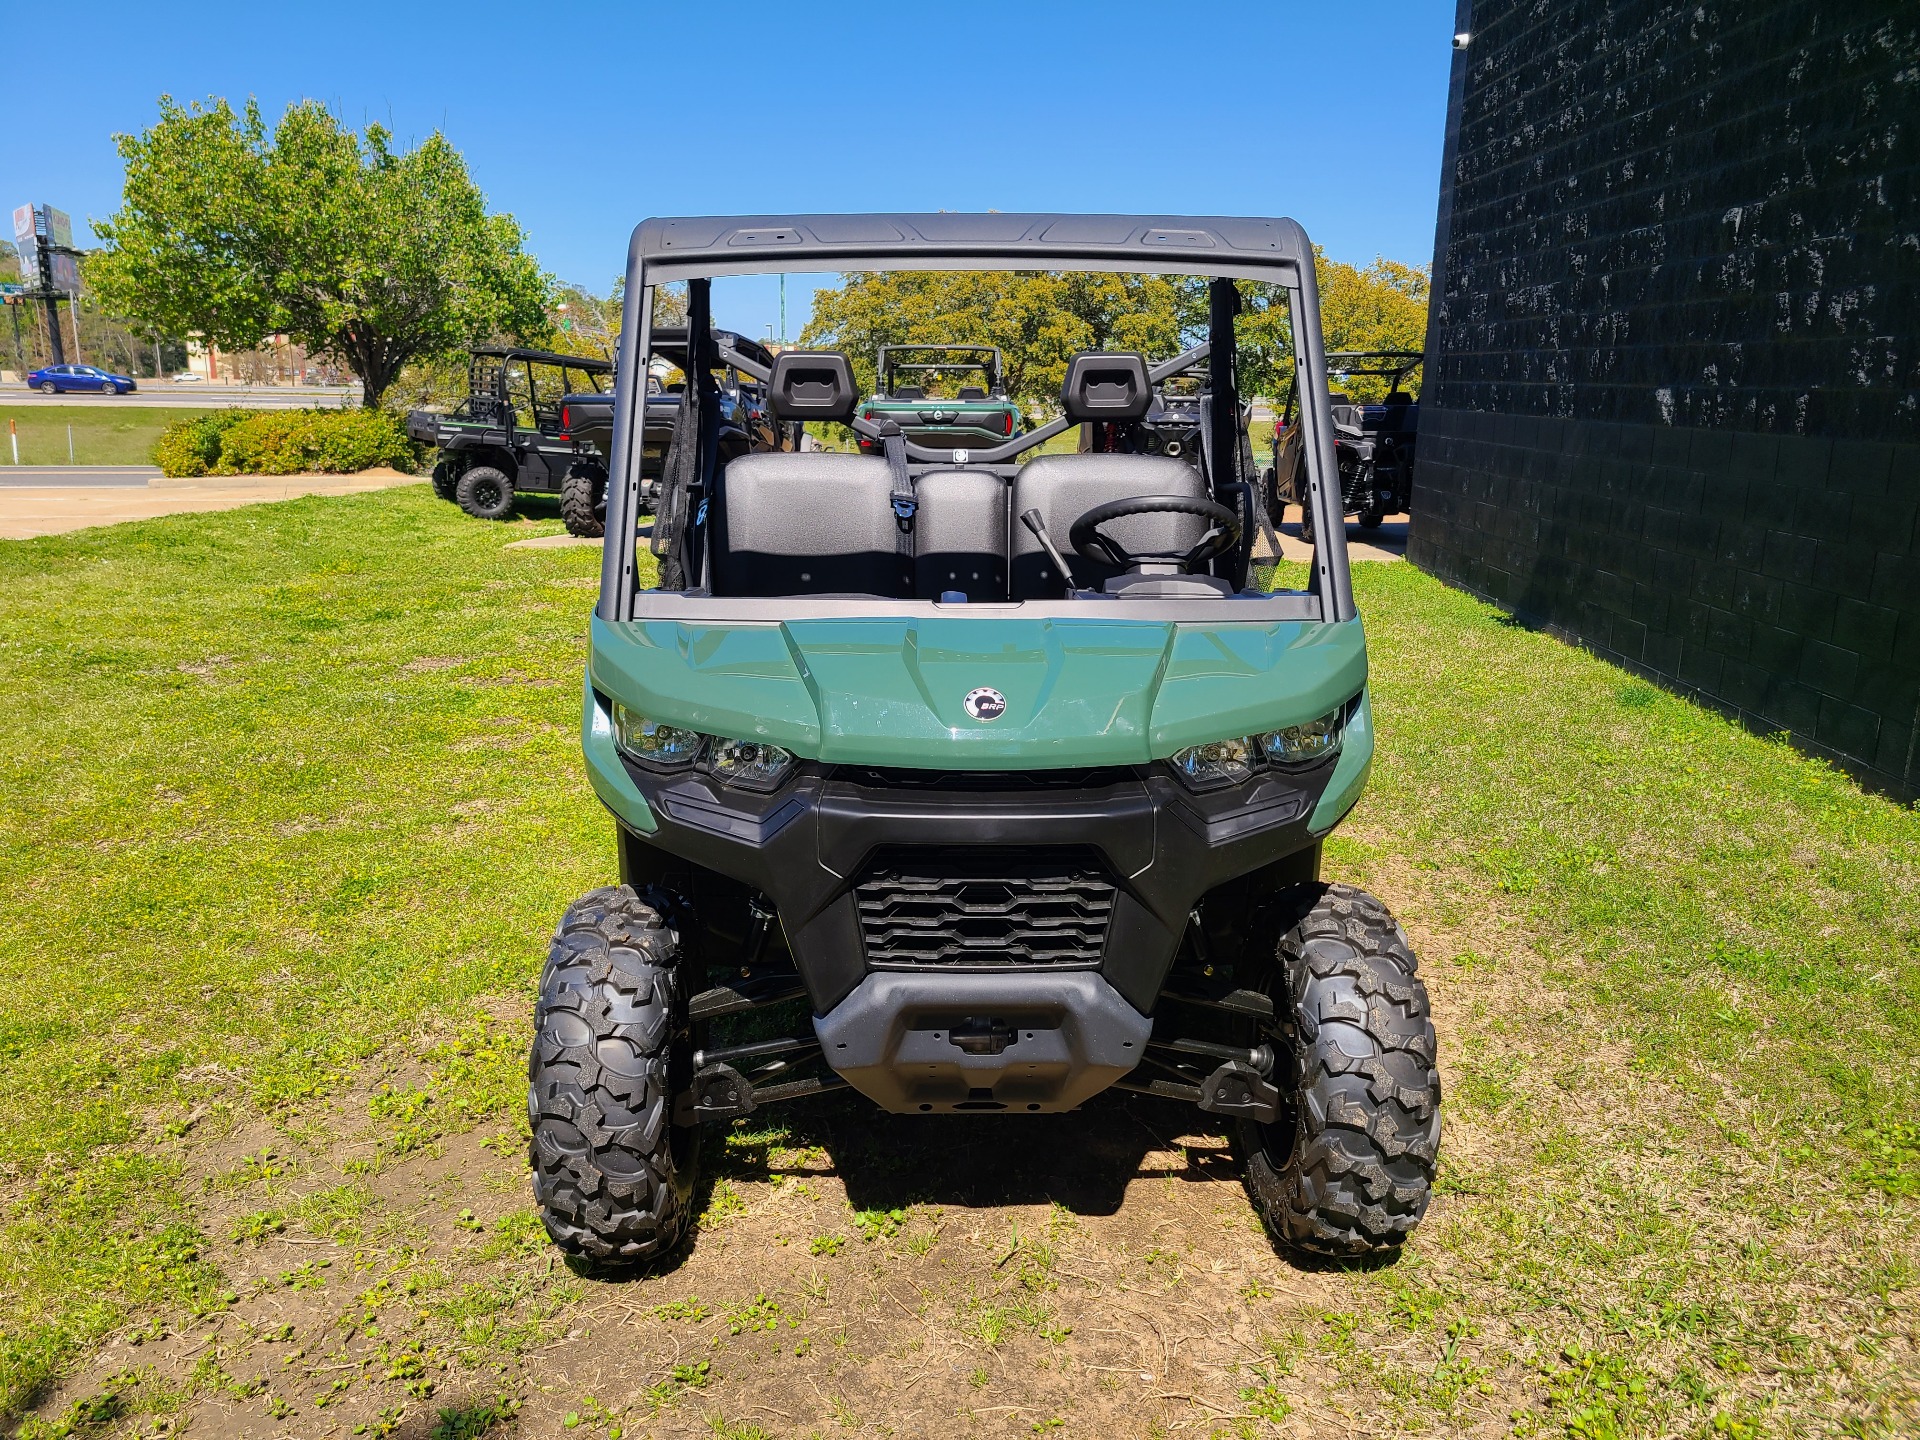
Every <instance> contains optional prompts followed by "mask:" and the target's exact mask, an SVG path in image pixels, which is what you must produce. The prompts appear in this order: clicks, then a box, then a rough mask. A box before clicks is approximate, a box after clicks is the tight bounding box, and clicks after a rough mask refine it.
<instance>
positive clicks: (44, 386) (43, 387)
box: [40, 380, 60, 395]
mask: <svg viewBox="0 0 1920 1440" xmlns="http://www.w3.org/2000/svg"><path fill="white" fill-rule="evenodd" d="M59 389H60V387H59V386H58V385H55V384H54V383H53V381H51V380H42V381H41V382H40V393H41V394H42V395H54V394H57V393H59Z"/></svg>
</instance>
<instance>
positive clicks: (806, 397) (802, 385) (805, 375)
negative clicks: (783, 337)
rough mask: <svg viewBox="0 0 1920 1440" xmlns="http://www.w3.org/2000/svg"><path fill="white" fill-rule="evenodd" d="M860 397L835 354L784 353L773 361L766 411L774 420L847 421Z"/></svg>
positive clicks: (843, 360) (850, 372) (844, 360)
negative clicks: (771, 413) (768, 411)
mask: <svg viewBox="0 0 1920 1440" xmlns="http://www.w3.org/2000/svg"><path fill="white" fill-rule="evenodd" d="M859 403H860V396H859V393H858V392H857V391H855V390H854V388H853V367H852V366H851V365H849V364H847V357H846V356H844V355H842V354H841V353H840V352H839V351H838V350H787V351H784V352H782V353H781V354H779V355H776V356H774V357H773V374H772V375H771V376H770V377H769V378H768V380H767V408H768V409H769V410H771V411H772V412H773V418H774V419H776V420H851V419H852V418H853V412H854V407H855V406H857V405H858V404H859Z"/></svg>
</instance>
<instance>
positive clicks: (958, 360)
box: [858, 345, 1020, 455]
mask: <svg viewBox="0 0 1920 1440" xmlns="http://www.w3.org/2000/svg"><path fill="white" fill-rule="evenodd" d="M874 373H875V377H876V382H875V394H874V396H873V398H872V399H870V400H868V401H867V402H866V403H865V404H864V405H862V406H861V407H860V418H861V419H862V420H870V421H875V422H878V421H882V420H891V421H893V422H894V423H895V424H896V425H898V426H899V427H900V431H901V434H903V435H904V436H905V437H906V439H907V441H908V443H910V444H915V445H923V446H925V447H926V448H928V449H930V450H967V449H981V448H983V447H986V446H991V445H1000V444H1004V443H1005V442H1006V441H1008V440H1011V439H1012V438H1013V437H1014V436H1015V435H1018V434H1019V433H1020V407H1019V406H1018V405H1016V404H1014V402H1013V401H1011V400H1009V399H1008V398H1007V390H1006V381H1005V379H1004V377H1005V374H1006V367H1005V365H1004V364H1003V363H1002V361H1001V357H1000V347H999V346H997V345H882V346H881V347H880V358H879V360H878V362H877V363H876V365H875V367H874ZM858 439H859V442H860V450H861V453H862V454H867V455H872V454H876V453H878V446H879V442H878V441H877V440H874V439H871V438H870V437H868V436H865V435H861V436H859V437H858Z"/></svg>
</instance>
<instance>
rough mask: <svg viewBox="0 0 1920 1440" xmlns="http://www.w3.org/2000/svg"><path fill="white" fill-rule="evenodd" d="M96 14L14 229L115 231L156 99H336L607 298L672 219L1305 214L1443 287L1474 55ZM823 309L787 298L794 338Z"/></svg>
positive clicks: (794, 29) (829, 13) (663, 19)
mask: <svg viewBox="0 0 1920 1440" xmlns="http://www.w3.org/2000/svg"><path fill="white" fill-rule="evenodd" d="M90 16H91V18H90V19H89V20H88V21H87V22H85V24H84V27H83V29H84V34H69V36H68V41H69V42H71V43H67V42H63V43H62V44H61V45H60V46H58V47H56V49H55V50H53V51H50V52H48V53H47V54H46V55H45V57H44V58H45V59H46V60H47V62H48V64H47V67H46V70H45V71H44V73H45V74H46V76H47V77H48V79H49V80H50V81H52V82H53V83H54V86H55V88H54V90H53V91H52V92H51V94H50V95H48V96H45V97H41V98H39V99H37V100H35V101H34V102H33V103H30V104H20V105H16V106H15V107H14V114H13V120H12V123H10V124H9V125H7V126H6V127H4V129H0V192H3V193H0V202H4V207H5V208H6V209H9V210H10V209H11V208H12V207H13V206H15V205H18V204H22V203H25V202H27V201H29V200H33V201H44V202H48V203H51V204H53V205H56V206H58V207H59V208H61V209H63V210H66V211H68V212H69V213H71V214H72V215H73V217H74V222H75V230H76V231H78V232H81V233H80V234H79V235H78V236H77V237H76V238H79V239H80V240H81V241H82V243H85V240H86V238H87V236H86V233H85V221H86V218H87V217H88V216H99V217H105V216H106V215H108V214H111V213H112V211H113V210H114V209H115V208H116V206H117V205H118V203H119V194H120V163H119V157H118V155H117V154H116V153H115V151H114V148H113V140H112V137H113V134H114V133H115V132H116V131H126V130H137V129H141V128H144V127H145V126H147V125H149V124H151V123H152V121H153V119H154V115H155V108H154V102H155V99H156V98H157V97H158V96H159V95H160V94H161V93H162V92H166V93H169V94H172V95H173V96H175V97H176V98H177V99H181V100H187V99H194V98H202V97H205V96H208V95H223V96H226V97H228V98H229V99H232V100H233V101H235V102H236V103H237V102H239V101H241V100H242V99H244V98H245V97H246V96H248V95H255V96H258V97H259V99H260V101H261V103H262V105H263V106H264V107H265V108H266V109H267V111H268V113H269V115H270V116H277V115H278V114H279V112H280V111H281V110H282V109H283V108H284V107H285V106H286V105H287V104H288V103H289V102H290V101H293V100H296V99H299V98H301V97H313V98H317V99H320V100H324V101H326V102H327V103H328V104H330V105H331V106H332V107H333V108H334V109H335V111H336V112H337V113H339V114H340V115H342V116H343V117H344V118H346V119H347V120H349V121H350V122H352V123H354V124H356V125H363V124H366V123H367V122H369V121H374V120H378V121H380V122H381V123H383V124H385V125H387V126H389V127H390V128H391V129H392V130H394V131H395V132H396V133H397V134H398V135H399V136H400V137H401V138H402V139H403V140H405V139H418V138H420V137H422V136H424V135H426V134H427V133H428V132H429V131H432V130H434V129H439V130H442V131H444V132H445V133H446V135H447V136H448V137H449V138H450V139H451V140H452V141H453V142H454V144H455V145H457V146H458V147H459V148H460V149H461V150H462V151H463V152H464V153H465V155H466V157H467V160H468V163H469V164H470V165H471V167H472V169H473V172H474V175H475V178H476V179H477V180H478V181H479V183H480V185H481V186H482V187H483V188H484V189H485V191H486V192H487V196H488V198H489V201H490V202H491V204H492V205H493V207H494V208H496V209H502V210H509V211H512V212H513V214H514V215H516V216H517V217H518V218H519V220H520V222H521V223H522V224H523V225H524V226H525V227H526V230H527V233H528V237H529V240H530V242H531V245H532V248H533V250H534V252H535V253H536V254H537V255H538V256H539V258H540V261H541V263H542V264H543V265H544V266H545V267H546V268H547V269H549V270H551V271H553V272H554V273H555V274H557V275H559V276H561V277H563V278H564V279H567V280H572V281H576V282H579V283H581V284H584V285H587V286H588V287H590V288H592V289H593V290H596V291H599V292H602V293H604V292H605V291H606V290H607V288H608V287H609V285H610V284H611V282H612V279H613V277H614V276H615V275H616V274H617V273H618V272H619V271H620V269H621V268H622V266H623V264H624V261H625V255H626V242H627V236H628V234H629V232H630V231H631V230H632V228H633V225H634V224H635V223H636V222H637V221H638V220H640V219H642V218H644V217H645V216H647V215H650V214H705V213H756V212H758V213H767V212H772V213H779V212H790V211H807V210H819V211H841V210H940V209H946V210H988V209H994V210H1064V211H1141V212H1149V213H1158V212H1169V213H1175V214H1179V213H1195V214H1202V213H1219V214H1242V215H1272V214H1285V215H1291V216H1293V217H1294V218H1295V219H1297V220H1299V221H1300V222H1301V223H1302V224H1304V225H1305V226H1306V227H1307V232H1308V234H1310V235H1311V236H1312V237H1313V238H1314V239H1315V240H1316V241H1318V242H1319V243H1320V244H1322V245H1323V246H1325V247H1326V249H1327V252H1328V253H1329V254H1331V255H1333V256H1334V257H1336V258H1338V259H1342V260H1352V261H1357V262H1364V261H1366V260H1370V259H1372V257H1373V256H1374V255H1376V254H1384V255H1388V256H1390V257H1392V258H1394V259H1398V260H1405V261H1409V262H1415V263H1420V262H1425V261H1427V260H1428V259H1430V258H1431V254H1432V249H1433V221H1434V207H1435V203H1436V197H1437V192H1438V182H1439V171H1440V142H1441V130H1442V126H1443V123H1444V119H1445V112H1446V83H1447V67H1448V60H1449V57H1450V50H1449V42H1450V36H1451V33H1452V30H1453V5H1452V4H1451V3H1448V0H1418V3H1415V0H1376V3H1374V4H1371V5H1364V6H1363V5H1327V4H1324V3H1315V4H1311V5H1309V4H1304V3H1298V0H1254V3H1248V4H1243V5H1238V6H1229V5H1217V4H1209V3H1197V0H1188V3H1184V4H1168V3H1161V4H1136V3H1130V0H1108V3H1103V4H1081V3H1074V4H1062V3H1046V0H1040V3H1035V0H1028V3H1026V4H1000V3H994V0H982V3H976V4H970V5H964V6H943V5H893V6H879V5H870V4H867V5H863V4H843V5H832V4H822V3H815V4H811V5H782V6H775V7H767V6H759V5H750V4H724V3H722V4H714V3H704V4H680V5H672V6H663V5H658V4H651V3H647V4H628V5H602V4H570V5H566V6H540V5H530V4H525V3H521V4H513V5H507V4H501V5H494V4H488V3H467V4H462V5H460V6H458V7H451V6H449V7H441V6H427V5H409V4H404V3H391V4H386V5H377V6H375V5H365V4H360V3H353V0H347V3H335V4H332V5H329V6H326V7H311V6H280V5H261V4H258V3H249V4H244V5H229V4H220V3H214V4H196V5H192V6H185V7H182V6H166V5H158V6H155V5H145V6H139V7H122V6H111V7H107V8H106V9H99V8H95V9H94V10H93V11H91V12H90ZM455 17H457V18H455ZM543 24H544V25H546V26H547V27H548V28H547V29H545V30H544V31H543V30H541V29H540V27H541V26H542V25H543ZM16 68H17V67H16ZM21 73H22V75H24V73H25V72H21ZM16 78H20V76H16ZM56 96H57V99H56V98H54V97H56ZM535 96H538V97H539V98H538V99H535V98H533V97H535ZM583 177H587V178H584V179H583ZM808 288H809V284H808V282H802V281H801V280H800V279H799V278H798V277H796V280H795V281H794V282H792V283H791V284H790V287H789V292H788V309H789V313H788V329H789V331H790V332H796V333H797V331H798V329H799V326H800V324H801V322H802V321H803V320H804V318H805V308H806V304H805V298H804V296H805V294H806V292H807V289H808ZM717 289H718V287H717ZM775 297H776V289H775V282H773V281H771V280H767V281H737V282H731V283H727V284H726V285H725V289H724V290H719V293H717V294H716V297H715V298H716V305H715V309H716V318H718V319H719V320H720V321H721V322H722V323H725V324H730V325H732V326H733V327H734V328H736V329H739V330H742V331H745V332H747V333H749V334H753V335H761V334H764V333H766V328H767V326H769V325H776V324H777V319H778V306H777V300H776V298H775Z"/></svg>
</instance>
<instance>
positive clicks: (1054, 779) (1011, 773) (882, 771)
mask: <svg viewBox="0 0 1920 1440" xmlns="http://www.w3.org/2000/svg"><path fill="white" fill-rule="evenodd" d="M833 778H834V779H835V780H839V781H843V782H844V783H846V784H849V785H858V786H860V787H861V788H862V789H863V790H957V791H967V792H991V791H995V790H1012V791H1031V790H1096V789H1101V788H1104V787H1106V786H1109V785H1119V784H1123V783H1125V782H1126V781H1129V780H1132V779H1134V778H1135V775H1134V772H1133V770H1131V769H1130V768H1128V767H1127V766H1124V765H1106V766H1079V767H1075V768H1070V769H1058V770H939V769H931V768H929V769H924V770H915V769H908V768H906V767H904V766H899V767H887V766H879V765H838V766H835V767H834V771H833ZM1003 853H1004V852H1003Z"/></svg>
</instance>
